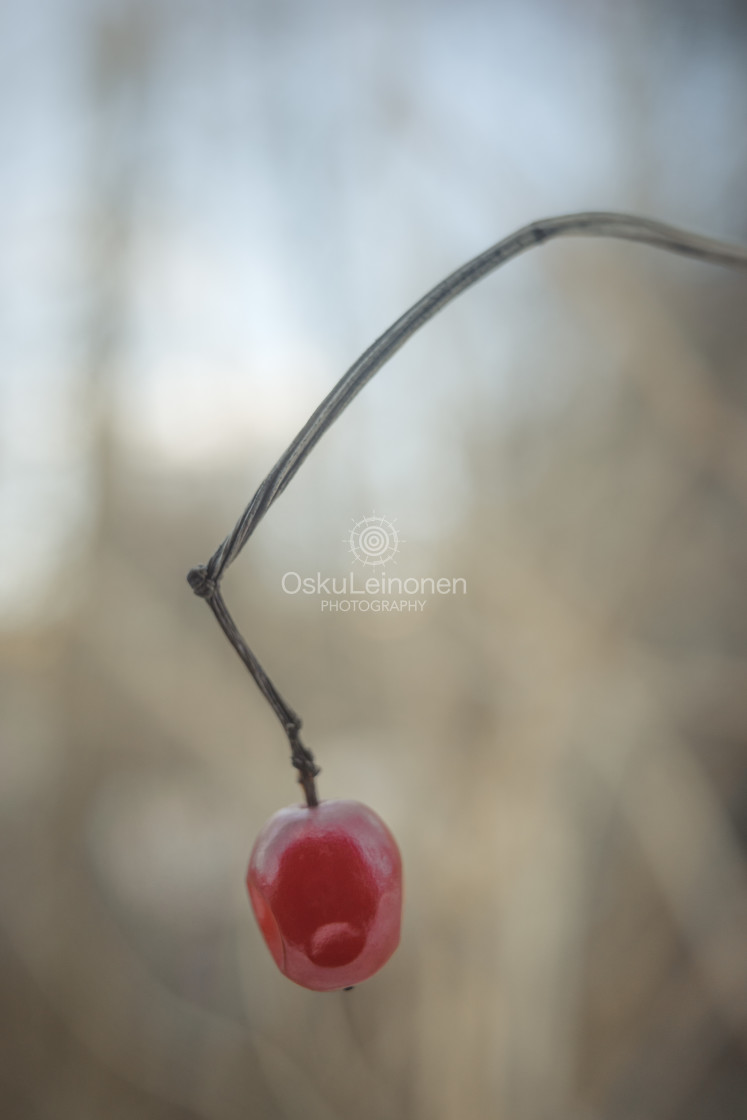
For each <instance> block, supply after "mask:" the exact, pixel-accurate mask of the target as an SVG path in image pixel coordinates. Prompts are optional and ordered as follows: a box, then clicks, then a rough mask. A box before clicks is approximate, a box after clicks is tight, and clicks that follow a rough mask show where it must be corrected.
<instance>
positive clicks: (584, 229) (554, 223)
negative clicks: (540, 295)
mask: <svg viewBox="0 0 747 1120" xmlns="http://www.w3.org/2000/svg"><path fill="white" fill-rule="evenodd" d="M557 237H612V238H617V239H618V240H622V241H637V242H640V243H642V244H644V245H650V246H652V247H654V248H656V249H665V250H667V251H668V252H670V253H679V254H681V255H683V256H689V257H693V258H694V259H695V260H700V261H705V262H708V263H711V264H722V265H731V266H734V267H738V268H747V249H746V248H743V247H742V246H738V245H729V244H727V243H726V242H722V241H714V240H712V239H711V238H707V237H700V236H699V235H697V234H694V233H690V232H689V231H687V230H682V229H678V228H676V227H675V226H670V225H666V224H665V223H664V222H657V221H653V220H651V219H648V218H637V217H634V216H632V215H629V214H616V213H607V212H604V211H589V212H586V213H581V214H565V215H562V216H560V217H557V218H544V219H541V220H540V221H538V222H532V223H531V224H530V225H528V226H523V227H522V228H521V229H519V230H517V231H516V232H515V233H512V234H511V235H510V236H509V237H506V238H505V239H504V240H503V241H499V242H498V243H497V244H496V245H493V246H492V247H491V248H490V249H486V251H485V252H484V253H480V255H479V256H477V257H474V258H473V259H472V260H471V261H468V262H467V263H466V264H464V265H462V267H461V268H458V269H457V270H456V271H455V272H452V273H451V275H450V276H447V277H446V279H445V280H442V281H441V283H440V284H437V285H436V287H435V288H432V289H431V290H430V291H429V292H428V293H427V294H426V295H424V296H423V297H422V299H420V300H418V302H417V303H416V304H414V306H413V307H411V308H410V310H409V311H406V312H405V314H404V315H402V316H401V317H400V318H399V319H398V320H397V321H396V323H394V324H393V325H392V326H391V327H390V328H389V329H388V330H387V331H385V332H384V334H382V335H381V336H380V338H378V339H377V340H376V341H375V342H374V343H373V344H372V345H371V346H369V348H368V350H366V351H365V353H363V354H362V355H361V357H360V358H359V359H358V361H357V362H355V363H354V364H353V365H352V366H351V367H350V369H349V370H348V371H347V373H345V374H344V375H343V376H342V377H341V378H340V380H339V381H338V382H337V384H336V385H335V387H334V388H333V389H332V391H331V392H330V393H329V394H328V395H327V396H326V397H325V398H324V400H323V401H322V403H321V404H320V405H319V407H318V408H317V409H316V411H315V412H314V413H313V414H312V415H311V416H310V417H309V419H308V420H307V422H306V424H304V426H303V428H302V429H301V431H300V432H299V433H298V435H297V436H296V438H295V439H294V440H293V442H292V443H291V444H290V446H289V447H288V448H287V449H286V451H285V452H284V453H283V455H281V457H280V458H279V459H278V461H277V463H276V464H275V466H274V467H273V468H272V470H271V471H270V473H269V474H268V475H267V477H266V478H265V479H264V481H263V482H262V484H261V485H260V486H259V488H258V490H257V492H256V493H255V494H254V497H253V498H252V500H251V501H250V502H249V505H248V506H247V507H246V509H245V510H244V512H243V513H242V515H241V517H240V518H239V520H238V521H237V523H236V525H235V526H234V529H233V530H232V532H231V533H230V534H229V535H228V536H227V537H226V538H225V540H224V541H223V542H222V543H221V544H220V545H219V547H218V548H217V549H216V551H215V552H214V553H213V555H212V556H211V557H210V560H209V561H208V562H207V564H205V565H199V566H198V567H196V568H193V569H192V571H191V572H190V573H189V575H188V577H187V578H188V580H189V584H190V586H191V587H192V590H193V591H194V592H195V594H196V595H199V596H200V597H201V598H204V599H206V600H207V601H208V603H209V604H210V606H211V608H212V610H213V613H214V614H215V616H216V618H217V619H218V622H219V623H220V626H221V628H222V629H223V631H224V633H225V634H226V637H227V638H228V640H229V641H230V642H231V645H232V646H233V647H234V649H235V650H236V652H237V653H238V655H239V657H240V658H241V659H242V661H243V662H244V664H245V665H246V667H247V668H248V670H249V672H250V673H251V675H252V677H253V678H254V680H255V681H256V683H257V685H258V686H259V688H260V690H261V692H262V694H263V695H264V697H265V699H266V700H267V701H268V703H269V704H270V705H271V707H272V709H273V711H274V712H275V714H276V715H277V717H278V719H279V720H280V722H281V723H282V724H283V727H284V729H285V732H286V734H287V735H288V738H289V741H290V744H291V753H292V760H293V764H294V766H296V768H297V769H298V770H299V772H300V781H301V783H302V784H303V786H304V791H305V793H306V797H307V801H308V803H309V805H313V804H316V790H315V787H314V777H315V775H316V774H317V773H318V769H317V767H316V765H315V763H314V759H313V755H312V754H311V752H310V751H309V750H308V749H307V748H306V747H304V746H303V744H302V743H301V740H300V737H299V731H300V727H301V721H300V719H299V718H298V716H297V715H296V714H295V712H294V711H293V709H292V708H291V707H290V706H289V705H288V704H286V702H285V701H284V700H283V698H282V697H281V696H280V694H279V693H278V691H277V689H276V688H275V686H274V685H273V684H272V682H271V681H270V679H269V677H268V676H267V674H266V673H265V672H264V670H263V669H262V667H261V665H260V664H259V662H258V661H257V659H256V658H255V656H254V654H253V653H252V652H251V650H249V648H248V646H247V645H246V643H245V642H244V640H243V638H242V637H241V635H240V633H239V631H238V629H237V628H236V625H235V623H234V622H233V619H232V618H231V616H230V614H229V612H228V610H227V608H226V605H225V603H224V602H223V599H222V597H221V595H220V590H219V585H220V580H221V578H222V576H223V574H224V572H225V571H226V569H227V568H228V566H229V565H230V564H232V563H233V561H234V560H235V559H236V557H237V556H238V555H239V553H240V552H241V550H242V548H243V547H244V545H245V544H246V542H247V541H248V540H249V537H250V536H251V535H252V533H253V532H254V530H255V529H256V527H257V525H258V524H259V522H260V521H261V520H262V518H263V517H264V515H265V514H266V513H267V511H268V509H269V508H270V506H271V505H272V504H273V502H274V501H275V500H276V499H277V498H278V497H279V496H280V495H281V494H282V492H283V490H285V488H286V486H287V485H288V483H289V482H290V481H291V479H292V478H293V476H294V475H295V474H296V472H297V471H298V469H299V467H300V466H301V464H302V463H303V462H304V460H305V459H306V458H307V456H308V455H309V454H310V453H311V451H312V450H313V448H314V447H315V446H316V445H317V443H318V442H319V440H320V439H321V438H322V436H323V435H324V433H325V432H326V431H327V429H328V428H330V427H331V426H332V424H334V422H335V420H337V418H338V417H339V416H340V415H341V413H342V412H343V411H344V410H345V409H346V408H347V406H348V405H349V404H350V402H351V401H352V400H353V398H354V397H355V396H357V394H358V393H360V391H361V389H362V388H363V387H364V386H365V385H366V384H367V383H368V382H369V381H370V380H371V378H372V377H373V376H374V374H376V373H378V371H379V370H380V369H381V367H382V366H383V365H385V363H386V362H388V361H389V359H390V358H391V357H392V355H393V354H395V353H396V352H397V350H399V348H400V347H401V346H403V345H404V343H405V342H407V340H408V339H409V338H411V337H412V335H414V334H415V332H416V331H418V330H419V329H420V328H421V327H422V326H424V325H425V323H427V322H428V320H429V319H432V318H433V316H434V315H437V314H438V312H439V311H441V310H443V308H444V307H446V305H447V304H448V303H450V302H451V301H452V300H453V299H456V297H457V296H458V295H460V294H461V293H462V292H464V291H466V289H467V288H470V287H472V285H473V284H476V283H477V282H478V281H479V280H482V279H483V277H485V276H487V275H488V274H489V273H491V272H493V271H495V269H497V268H499V267H500V266H501V265H502V264H505V263H506V262H507V261H510V260H512V259H513V258H514V257H517V256H519V254H520V253H523V252H525V251H526V250H527V249H531V248H532V247H533V246H534V245H541V244H543V243H544V242H546V241H552V240H553V239H555V238H557Z"/></svg>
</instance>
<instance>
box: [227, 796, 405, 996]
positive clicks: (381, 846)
mask: <svg viewBox="0 0 747 1120" xmlns="http://www.w3.org/2000/svg"><path fill="white" fill-rule="evenodd" d="M247 886H248V887H249V897H250V899H251V902H252V907H253V909H254V914H255V917H256V919H257V922H258V923H259V928H260V929H261V931H262V936H263V937H264V939H265V941H266V942H267V945H268V947H269V950H270V952H271V953H272V955H273V957H274V958H275V963H276V964H277V966H278V968H279V969H280V971H281V972H282V973H284V975H285V976H287V977H288V978H289V979H291V980H295V982H296V983H297V984H300V985H301V986H302V987H304V988H311V989H312V990H314V991H317V992H327V991H333V990H335V989H337V988H347V987H350V986H351V985H352V984H358V983H360V982H361V980H367V979H368V977H369V976H373V974H374V973H375V972H377V971H378V970H379V969H380V968H381V966H382V965H383V964H385V963H386V962H387V961H388V960H389V958H390V957H391V955H392V953H393V952H394V950H395V949H396V948H397V945H398V944H399V929H400V921H401V916H402V860H401V858H400V854H399V848H398V847H397V842H396V840H395V839H394V837H393V836H392V834H391V832H390V831H389V829H388V828H387V826H386V825H385V824H384V822H383V821H382V820H381V818H380V817H378V816H377V815H376V813H374V812H373V810H372V809H369V808H368V807H367V806H366V805H362V804H361V803H360V802H359V801H322V802H320V803H319V805H316V806H314V807H313V808H308V807H307V806H306V805H291V806H289V807H288V808H287V809H281V810H280V811H279V812H277V813H275V815H274V816H273V817H271V818H270V819H269V821H268V822H267V824H266V825H265V826H264V828H263V829H262V831H261V832H260V834H259V836H258V837H257V839H256V842H255V844H254V848H253V849H252V855H251V859H250V860H249V873H248V875H247Z"/></svg>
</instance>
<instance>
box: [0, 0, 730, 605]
mask: <svg viewBox="0 0 747 1120" xmlns="http://www.w3.org/2000/svg"><path fill="white" fill-rule="evenodd" d="M650 7H651V6H648V5H643V4H641V5H635V4H634V5H624V6H622V5H616V4H614V3H612V2H611V0H608V2H606V3H601V4H600V3H592V2H591V0H569V2H565V3H556V2H551V0H544V2H543V0H529V2H528V3H524V4H521V5H518V4H508V3H506V4H501V3H494V4H489V3H461V4H459V5H455V4H450V3H442V4H411V5H397V4H388V3H378V4H377V3H360V4H349V3H342V2H328V3H321V4H312V5H308V4H307V3H305V2H303V0H293V2H285V3H277V4H274V3H255V4H252V3H247V4H238V3H235V4H231V3H225V2H215V0H195V2H193V3H190V4H181V3H175V2H165V3H160V4H159V3H156V4H147V3H142V4H132V3H114V2H113V0H111V2H106V3H104V2H94V0H86V2H83V0H60V2H58V3H54V4H48V3H41V2H35V3H25V4H7V5H4V6H3V7H2V9H1V10H0V52H1V53H0V93H1V96H0V137H1V140H2V148H1V151H2V165H1V166H0V197H1V198H2V208H1V210H0V228H1V230H2V245H3V252H2V256H1V257H0V523H1V524H2V526H3V539H4V542H5V547H4V548H3V550H2V555H0V619H2V618H5V619H6V620H8V621H9V622H12V621H13V619H15V618H21V617H26V616H27V615H28V614H29V613H31V614H33V611H34V610H35V609H36V606H37V605H38V604H39V603H40V602H41V601H42V598H41V597H43V595H44V592H45V589H46V588H47V587H48V585H49V581H50V579H51V578H52V577H53V576H54V575H55V574H56V573H58V572H59V571H60V569H61V567H64V565H65V564H66V563H68V562H69V560H70V557H71V556H72V555H73V554H74V548H75V545H74V541H75V539H76V537H78V538H80V535H81V534H82V535H83V539H84V538H85V533H86V527H87V525H88V522H89V520H90V510H91V502H90V498H91V494H92V492H93V490H94V488H95V480H93V479H92V477H91V472H92V470H93V469H94V467H93V463H92V438H91V431H92V415H91V410H90V408H88V407H87V406H86V401H87V400H88V399H89V394H88V389H89V388H90V385H91V383H92V379H93V380H95V375H96V373H97V372H98V373H99V374H100V376H101V377H102V378H103V379H104V383H105V384H106V386H107V400H108V402H109V407H110V409H111V410H112V423H113V427H114V431H115V436H116V441H117V447H118V449H119V454H120V455H121V458H122V464H123V469H124V470H128V469H130V468H131V469H132V471H133V472H135V473H138V472H139V474H146V475H147V473H148V472H151V473H160V474H164V473H167V474H170V475H171V476H173V477H174V478H175V479H178V478H179V477H180V476H182V475H183V477H184V479H185V484H188V481H189V479H190V478H191V477H193V475H194V472H195V471H198V470H199V471H203V472H204V471H210V470H215V471H216V472H217V473H216V479H217V478H218V477H220V474H221V472H223V473H226V472H233V473H234V474H237V473H238V474H239V475H241V476H242V477H245V478H246V487H247V492H246V497H247V498H248V497H249V496H250V493H251V490H252V488H253V486H254V485H256V483H258V482H259V480H260V478H261V476H262V474H263V473H264V471H265V470H266V469H267V468H268V467H269V466H270V465H271V463H272V462H273V461H274V459H275V458H276V457H277V455H278V454H279V453H280V452H281V451H282V450H283V448H284V446H285V445H286V444H287V443H288V442H289V440H290V438H291V437H292V436H293V434H294V433H295V430H296V429H297V428H298V427H299V426H300V424H301V423H303V421H304V420H305V419H306V417H307V415H308V413H309V412H310V411H311V410H312V409H313V408H314V407H315V406H316V404H317V403H318V401H319V400H320V399H321V397H322V396H323V395H324V393H325V392H326V391H327V389H328V388H329V387H330V386H331V385H332V384H333V382H334V381H335V380H336V379H337V378H338V377H339V376H340V375H341V374H342V372H343V371H344V369H345V368H346V367H347V366H348V365H349V364H350V362H352V361H353V360H354V359H355V358H356V357H357V355H358V353H360V352H361V351H362V350H363V349H365V347H366V346H368V345H369V343H370V342H371V341H372V340H373V338H374V337H375V336H376V335H377V334H378V333H379V332H380V331H381V330H382V329H384V328H385V327H386V326H387V325H388V324H389V322H390V321H392V320H393V319H394V318H396V317H397V316H398V315H399V314H401V312H402V311H404V310H405V309H406V307H407V306H408V305H409V304H410V303H412V302H413V301H414V299H416V298H417V297H418V296H420V295H421V294H422V293H423V291H424V290H425V289H426V288H428V287H429V286H430V285H431V284H433V283H435V282H436V281H437V280H439V279H441V278H442V276H443V275H445V274H446V273H447V272H448V271H450V270H451V269H452V268H454V267H456V266H457V265H459V264H461V263H462V262H463V261H464V260H466V259H467V258H468V257H470V256H471V255H473V254H475V253H477V252H479V251H481V250H483V249H484V248H486V247H487V246H488V245H489V244H490V243H492V242H493V241H495V240H497V239H498V238H500V237H502V236H504V235H505V234H507V233H508V232H510V231H511V229H513V228H514V227H516V226H518V225H520V224H523V223H524V222H527V221H531V220H533V219H536V218H538V217H541V216H545V215H548V214H554V213H561V212H564V211H569V210H582V209H587V208H593V209H625V210H634V211H637V212H645V213H648V214H651V215H653V216H657V217H661V218H664V219H666V220H669V221H672V222H675V223H681V224H684V225H687V226H691V227H693V228H696V229H700V230H703V231H705V232H709V233H712V234H714V235H721V236H724V237H732V238H735V239H740V238H744V236H745V234H747V226H746V219H745V209H744V202H743V198H744V169H745V162H746V160H745V128H744V124H745V120H747V112H746V110H747V66H745V50H744V38H743V37H742V36H740V35H735V34H733V33H731V31H730V27H731V25H727V24H726V23H725V22H724V21H723V20H722V19H721V18H720V16H719V13H720V12H721V11H722V6H720V5H718V4H716V5H713V4H711V5H705V4H702V5H698V4H694V5H693V4H690V5H680V6H679V12H680V14H679V16H667V15H666V14H665V9H664V7H662V9H661V12H660V14H658V15H656V14H654V13H652V12H651V11H650V10H649V8H650ZM673 10H677V9H676V6H674V5H673ZM723 10H726V9H723ZM117 27H119V28H120V31H119V33H114V32H113V31H112V29H113V28H117ZM106 28H109V30H108V31H106ZM128 43H130V47H129V48H128V46H127V44H128ZM102 44H108V46H106V47H104V46H102ZM132 44H134V45H132ZM97 58H98V60H99V63H98V74H99V77H98V79H97V77H96V74H97V65H96V63H95V60H96V59H97ZM101 74H104V75H108V80H107V79H106V78H103V79H102V77H101ZM117 74H118V75H119V76H118V77H117ZM113 75H114V76H113ZM112 215H114V218H115V219H116V220H115V221H114V223H113V224H112ZM560 251H561V250H560V249H553V250H552V252H553V253H557V252H560ZM597 251H599V250H598V247H591V248H590V250H589V252H597ZM548 252H550V250H548ZM557 260H558V258H557V256H556V257H555V258H553V261H554V262H555V263H554V265H553V274H552V277H550V276H549V275H548V273H547V269H546V266H545V264H544V263H543V258H542V257H541V256H540V255H533V257H532V259H531V260H529V259H527V260H523V261H520V262H517V263H516V264H515V265H511V270H510V271H508V270H507V271H506V273H505V274H503V275H502V276H500V277H496V278H495V279H494V280H491V281H488V282H487V283H486V284H485V285H483V286H482V287H481V288H480V289H479V290H477V291H475V292H473V293H470V294H469V295H468V296H467V297H465V298H464V299H463V300H461V301H460V303H459V305H458V306H457V307H454V308H452V309H450V311H449V312H448V313H447V314H446V315H445V316H444V318H443V320H442V321H439V322H437V323H434V324H433V325H432V326H431V327H429V328H428V329H427V332H426V333H425V334H424V336H423V337H422V338H421V339H418V340H417V341H415V342H414V343H413V344H412V346H411V347H409V348H408V349H407V350H406V351H405V352H403V354H402V355H401V356H399V357H398V358H397V359H396V368H395V365H394V364H393V365H392V367H391V368H390V369H387V370H385V371H384V372H383V373H382V374H381V375H380V377H379V379H377V381H376V382H375V383H373V384H372V385H371V386H370V387H369V388H368V389H367V390H366V393H365V394H364V395H363V396H362V397H361V398H360V400H359V401H357V402H356V403H355V405H354V406H353V408H352V410H351V412H350V414H349V415H347V416H346V417H345V418H344V420H343V421H342V423H341V425H340V427H339V429H337V430H336V431H335V432H333V433H330V436H329V437H328V440H327V441H325V445H324V448H320V449H319V451H318V453H316V454H315V457H314V459H313V460H311V461H310V462H309V464H308V467H307V468H305V471H306V470H307V471H308V481H307V482H306V483H303V482H302V476H301V475H299V479H298V480H297V483H295V484H294V488H293V489H294V491H295V492H296V495H297V496H295V497H291V492H290V490H289V494H288V497H287V501H288V506H287V509H288V516H289V517H293V518H297V519H298V520H299V522H300V524H301V525H304V524H306V528H307V529H309V528H310V527H312V526H313V524H315V522H316V516H315V513H314V510H313V498H314V495H315V494H318V493H323V494H324V495H325V496H326V497H325V500H326V501H329V500H330V495H331V496H332V500H333V501H334V502H336V503H337V504H338V506H339V516H340V519H341V523H342V524H344V525H347V524H348V522H349V519H350V516H351V515H354V516H363V515H364V514H366V513H368V512H370V510H371V508H378V509H379V510H380V511H382V512H388V513H389V514H390V515H391V516H397V517H398V518H399V521H400V523H401V522H402V521H403V519H409V530H410V533H411V534H412V532H413V531H414V532H415V533H416V534H417V532H422V533H423V534H425V535H426V536H427V535H428V534H429V533H431V534H434V533H438V532H439V531H440V530H441V529H444V530H445V529H447V528H448V525H449V518H448V516H446V515H445V513H444V510H445V508H447V507H449V506H450V505H452V506H453V504H454V503H456V504H457V505H459V504H460V503H464V502H466V501H468V494H467V492H466V487H467V483H466V481H465V475H464V472H463V471H462V470H461V468H460V461H459V436H460V435H461V436H464V433H465V432H467V431H468V429H469V417H470V415H472V414H474V413H478V412H480V411H484V410H485V409H490V410H494V412H495V422H496V424H500V422H501V418H503V417H507V416H510V415H511V413H512V410H514V409H516V408H522V407H534V402H536V401H537V400H538V399H540V397H541V392H540V390H539V389H538V386H541V385H542V378H543V370H544V372H545V373H548V374H549V373H552V372H553V369H552V367H553V364H554V363H555V364H556V363H557V361H558V356H557V354H554V353H553V352H552V351H550V352H546V353H544V352H543V349H542V339H541V338H538V336H537V324H538V323H548V322H549V323H552V321H553V319H554V318H557V317H559V316H561V315H562V312H563V304H562V292H560V291H559V290H558V286H557ZM673 267H674V266H673ZM677 267H685V266H684V265H682V264H679V265H678V266H677ZM112 307H113V308H114V311H113V312H112V311H111V308H112ZM102 308H103V312H105V314H106V315H110V316H111V315H113V320H112V322H113V324H114V326H113V327H112V322H110V321H109V320H106V321H107V323H108V324H109V325H108V328H107V329H108V330H110V333H111V331H112V330H113V331H114V337H113V338H111V337H108V336H106V332H104V334H105V337H104V339H103V343H101V340H100V339H99V341H98V343H97V342H96V341H95V339H94V341H92V336H96V338H97V337H98V336H97V335H96V331H95V330H94V324H96V323H97V322H99V321H100V320H101V317H102V313H103V312H102ZM548 329H552V328H551V327H550V328H548ZM100 345H103V351H102V350H101V349H97V346H100ZM102 352H103V353H104V355H105V357H104V359H101V360H99V359H96V354H101V353H102ZM531 363H534V365H535V366H536V367H537V372H536V380H532V381H531V383H530V382H529V380H528V379H527V377H526V375H525V370H526V368H527V365H528V364H531ZM552 381H553V378H548V383H550V382H552ZM449 441H451V444H450V442H449ZM445 444H446V445H453V446H454V454H453V457H451V458H449V457H448V456H446V457H445V456H444V454H443V448H444V446H445ZM128 464H130V466H129V467H128ZM436 482H438V486H436ZM216 485H217V482H216ZM362 500H365V502H366V508H359V504H360V502H361V501H362ZM284 501H286V499H285V498H284ZM236 512H237V513H238V510H237V511H236ZM304 518H306V519H307V523H305V522H304ZM227 527H228V526H227ZM335 539H337V538H336V536H335Z"/></svg>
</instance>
